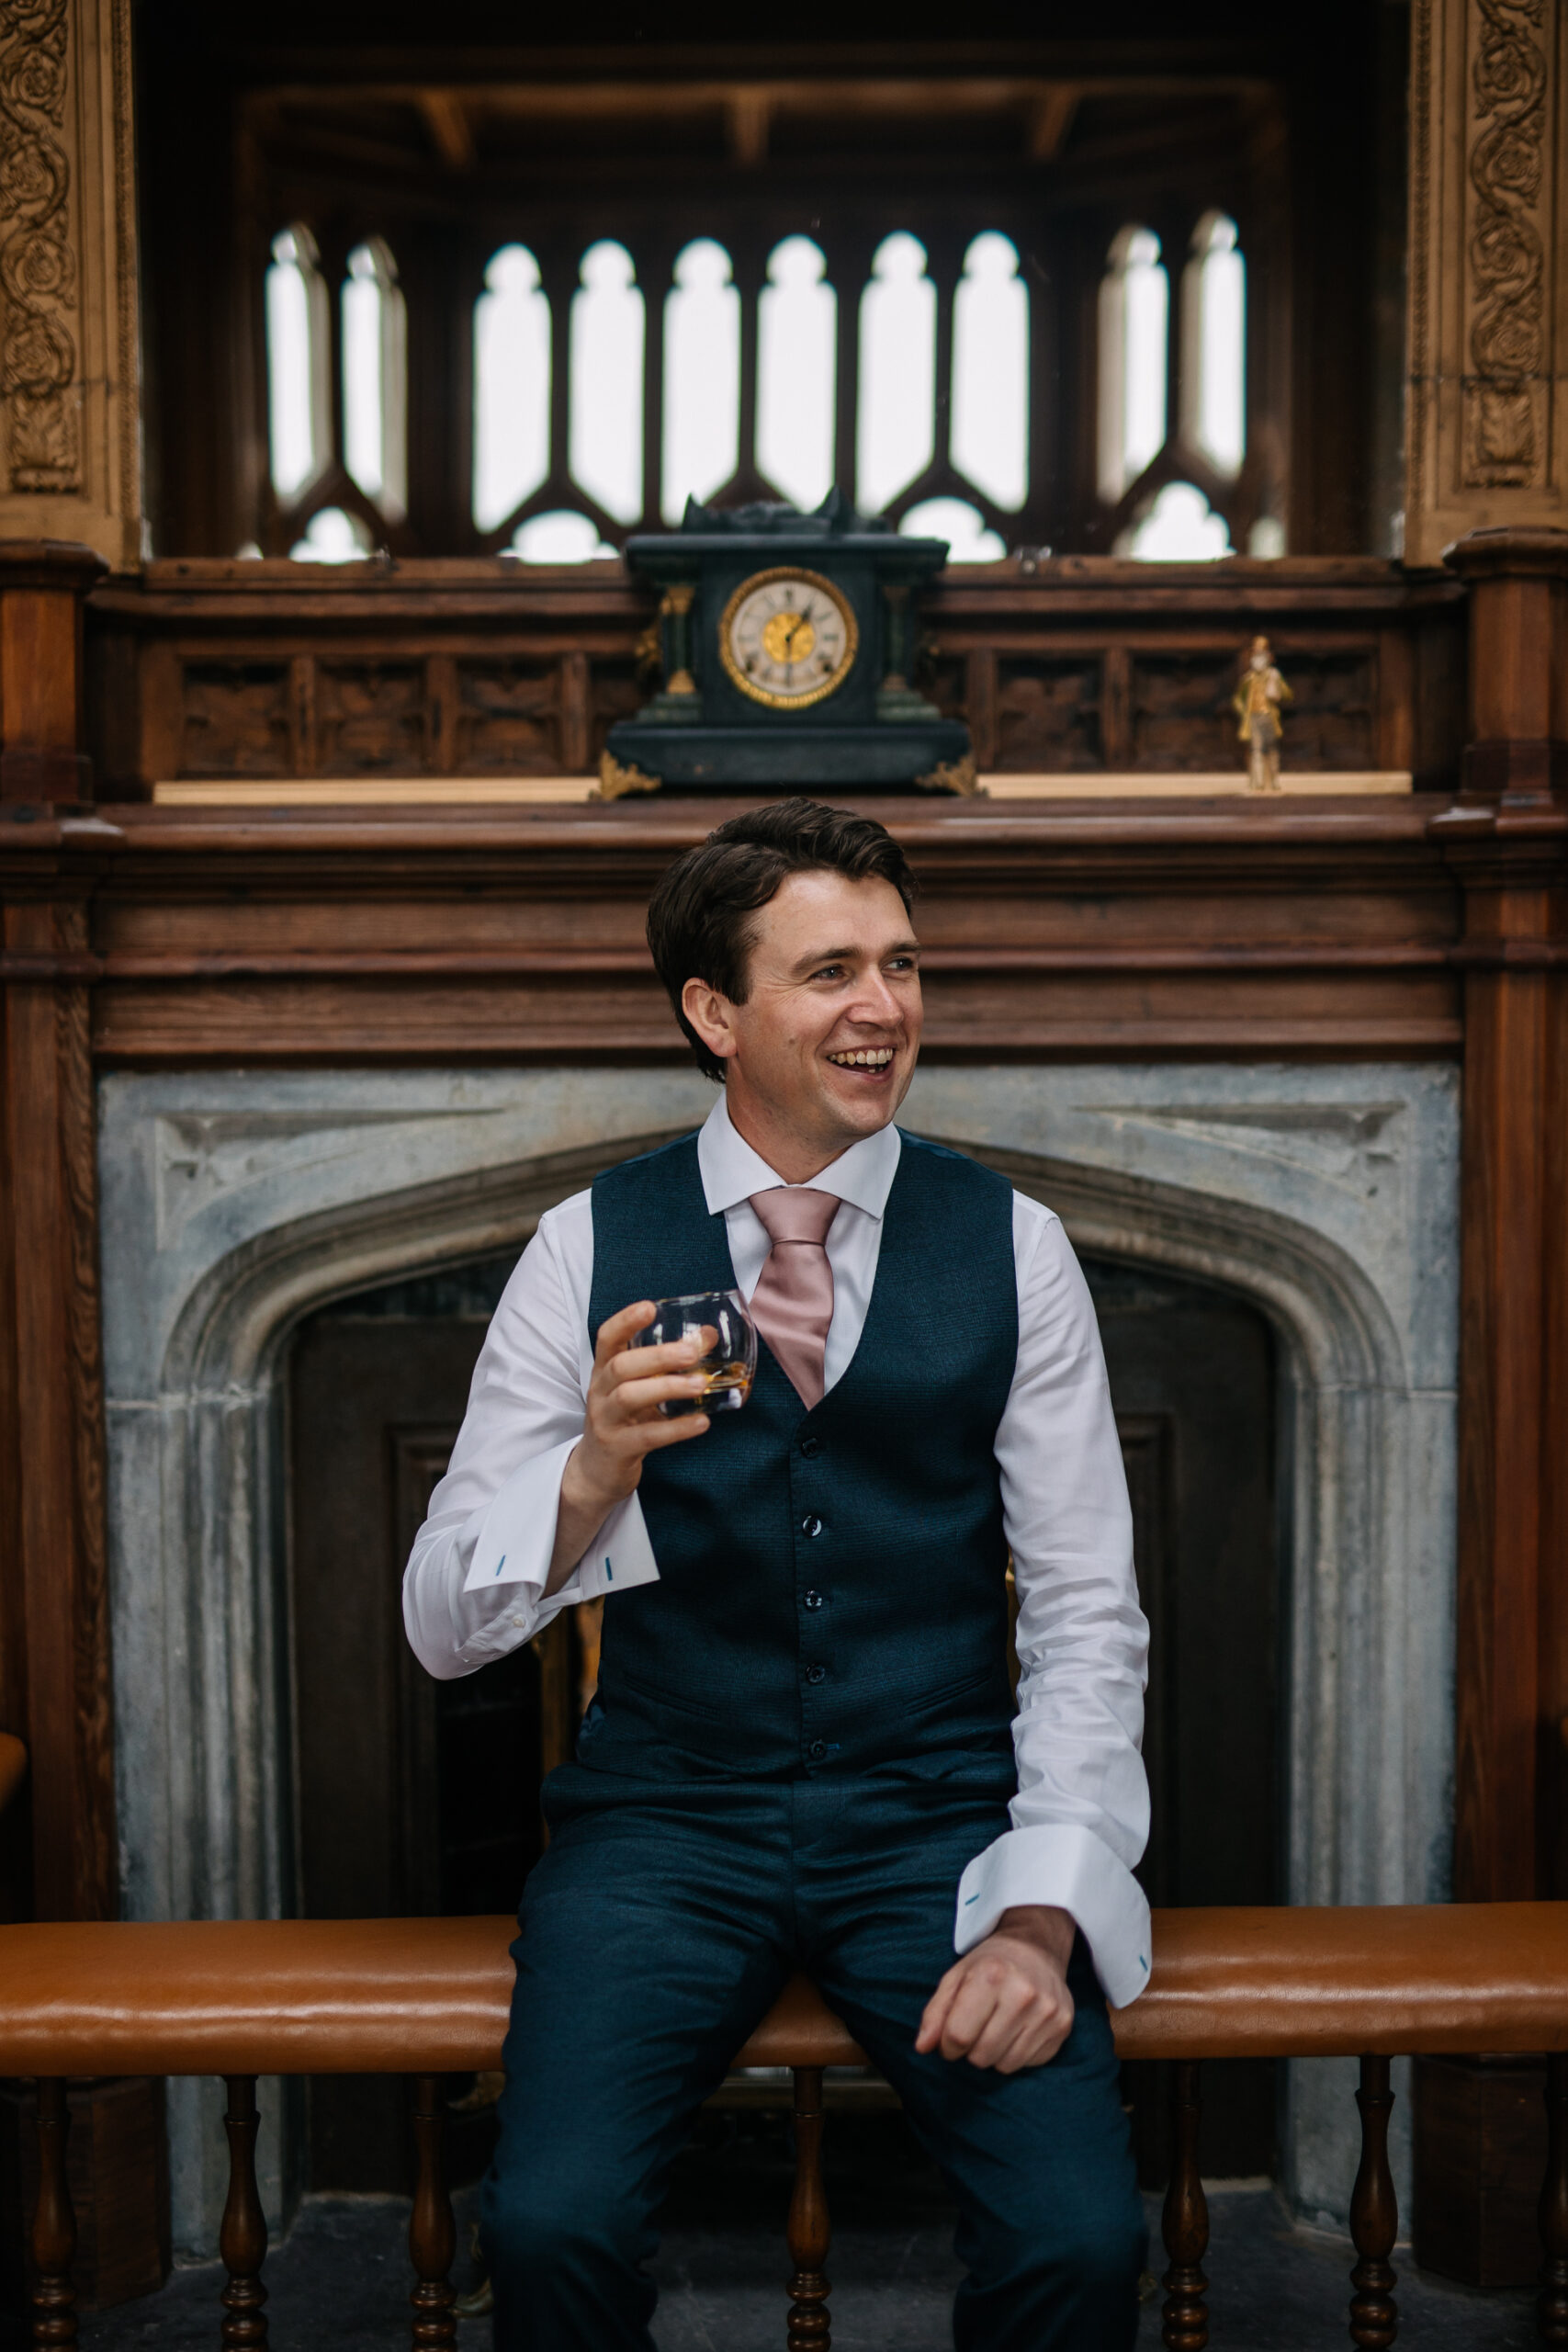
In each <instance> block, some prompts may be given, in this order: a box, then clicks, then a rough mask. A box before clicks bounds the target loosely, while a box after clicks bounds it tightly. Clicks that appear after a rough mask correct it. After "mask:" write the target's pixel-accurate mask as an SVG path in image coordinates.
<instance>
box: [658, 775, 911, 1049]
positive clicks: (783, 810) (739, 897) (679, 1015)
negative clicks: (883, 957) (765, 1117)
mask: <svg viewBox="0 0 1568 2352" xmlns="http://www.w3.org/2000/svg"><path fill="white" fill-rule="evenodd" d="M814 870H817V871H821V870H826V871H827V872H829V873H830V874H843V875H846V876H848V877H849V879H850V880H851V881H852V882H869V881H878V882H891V884H892V885H893V888H895V889H896V890H897V893H898V896H899V897H900V898H901V899H903V901H904V904H905V907H906V908H908V907H910V906H912V905H913V903H914V898H915V877H914V876H913V875H912V874H911V873H910V871H909V868H908V864H907V862H906V860H905V856H904V853H903V851H902V850H901V849H900V848H899V846H898V844H897V842H896V841H895V840H894V838H893V836H892V834H891V833H890V832H889V831H888V830H887V828H886V825H879V824H878V823H877V821H876V820H875V818H874V817H857V816H855V815H854V814H853V812H852V810H851V809H828V808H824V806H823V805H822V803H821V802H820V801H819V800H802V799H795V800H773V801H770V802H768V804H767V805H766V806H765V807H764V808H761V809H748V810H747V811H746V813H745V815H744V816H740V817H731V818H729V819H728V820H727V821H726V822H725V823H724V824H722V825H719V826H716V828H715V830H714V831H712V832H711V833H710V834H709V835H708V837H707V839H706V841H705V842H699V843H698V844H697V846H696V848H695V849H689V850H687V851H686V852H685V854H684V855H683V856H681V857H678V858H677V859H676V860H675V863H674V865H672V866H671V868H670V870H669V872H668V873H667V874H666V875H665V876H664V877H663V879H662V881H661V882H660V885H659V888H657V890H655V892H654V894H653V897H652V899H651V900H650V901H649V910H648V944H649V948H650V949H651V950H652V953H653V961H654V967H655V968H656V970H657V971H658V974H659V977H660V979H661V980H662V981H663V983H664V985H665V987H666V988H667V989H669V991H670V1001H671V1004H672V1005H673V1006H674V1008H675V1018H676V1020H677V1021H678V1022H679V1023H680V1024H681V1027H682V1031H683V1032H684V1034H685V1037H686V1041H687V1043H688V1045H689V1046H691V1048H692V1051H693V1052H694V1054H695V1056H696V1057H697V1062H698V1065H699V1067H700V1068H701V1069H702V1071H703V1073H704V1075H705V1077H708V1078H713V1079H717V1080H723V1077H724V1064H723V1062H722V1061H720V1060H719V1058H718V1057H717V1055H716V1054H713V1053H710V1052H709V1050H708V1048H707V1047H706V1046H705V1045H704V1043H703V1041H702V1039H701V1038H700V1037H699V1036H698V1035H697V1033H696V1031H695V1030H694V1028H693V1026H692V1024H691V1023H690V1022H689V1021H688V1020H687V1018H686V1016H685V1014H684V1013H683V1012H682V1010H681V991H682V989H683V988H684V987H685V985H686V982H687V981H688V980H704V981H705V982H706V983H707V985H708V987H709V988H710V989H717V990H718V992H719V994H720V996H727V997H728V999H729V1001H730V1003H731V1004H744V1003H745V1001H746V994H747V990H748V989H749V988H750V975H749V973H748V971H747V965H748V962H749V961H750V953H751V949H752V946H753V944H755V940H756V931H755V927H754V925H753V922H752V920H751V919H752V917H753V916H754V915H755V914H756V913H757V912H758V910H759V909H761V908H762V907H765V906H766V905H767V903H768V901H769V899H772V898H773V897H774V896H775V895H776V894H777V891H778V889H779V887H780V885H781V884H782V883H783V882H784V881H785V880H787V878H788V876H790V875H792V874H807V873H810V872H812V871H814Z"/></svg>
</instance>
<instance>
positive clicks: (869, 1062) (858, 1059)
mask: <svg viewBox="0 0 1568 2352" xmlns="http://www.w3.org/2000/svg"><path fill="white" fill-rule="evenodd" d="M828 1059H829V1061H830V1062H836V1063H837V1064H838V1066H839V1068H840V1069H865V1070H871V1071H876V1070H881V1069H886V1068H887V1066H888V1064H889V1063H890V1062H891V1061H893V1060H894V1059H895V1049H894V1047H893V1046H861V1047H859V1048H858V1049H857V1050H856V1051H854V1052H853V1053H841V1054H829V1057H828Z"/></svg>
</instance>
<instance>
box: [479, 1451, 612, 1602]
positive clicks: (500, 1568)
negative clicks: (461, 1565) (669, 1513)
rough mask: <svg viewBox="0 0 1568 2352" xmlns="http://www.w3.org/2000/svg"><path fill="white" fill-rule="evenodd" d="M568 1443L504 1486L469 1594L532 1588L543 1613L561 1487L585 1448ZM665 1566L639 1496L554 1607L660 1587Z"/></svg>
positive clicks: (522, 1468) (607, 1526)
mask: <svg viewBox="0 0 1568 2352" xmlns="http://www.w3.org/2000/svg"><path fill="white" fill-rule="evenodd" d="M576 1446H577V1440H576V1438H568V1439H566V1440H565V1441H564V1442H562V1443H561V1444H559V1445H556V1446H552V1447H551V1448H550V1451H549V1452H548V1453H536V1454H535V1455H533V1456H532V1457H531V1459H530V1460H528V1461H527V1462H522V1463H519V1464H518V1466H517V1468H516V1469H515V1470H514V1471H513V1474H512V1476H511V1477H510V1478H508V1479H507V1481H506V1483H505V1484H504V1486H502V1487H499V1488H498V1489H497V1492H496V1494H495V1497H494V1498H493V1500H492V1501H491V1506H490V1509H489V1510H487V1511H486V1513H485V1516H484V1524H483V1526H482V1527H481V1528H480V1529H479V1535H478V1538H477V1540H476V1542H475V1544H474V1555H473V1558H472V1560H471V1561H470V1562H469V1564H468V1575H467V1577H465V1578H464V1580H463V1590H464V1591H465V1592H466V1593H483V1592H497V1591H499V1590H500V1589H502V1588H503V1587H504V1586H507V1585H519V1584H520V1585H524V1586H525V1587H526V1588H527V1592H526V1596H525V1597H526V1599H527V1600H529V1601H530V1602H531V1603H532V1604H533V1605H534V1607H535V1608H537V1607H538V1605H539V1602H540V1600H541V1596H542V1595H543V1593H544V1589H545V1580H546V1578H547V1577H548V1575H549V1572H550V1556H551V1555H552V1553H553V1552H554V1550H555V1548H556V1520H557V1517H558V1513H559V1510H560V1482H561V1480H562V1478H563V1477H564V1476H565V1475H566V1465H567V1464H568V1463H569V1462H570V1459H571V1456H572V1453H573V1452H574V1451H575V1449H576ZM658 1577H659V1563H658V1562H657V1561H656V1560H655V1558H654V1556H653V1546H652V1544H650V1543H649V1540H648V1529H647V1526H646V1524H645V1523H644V1521H643V1516H642V1506H641V1504H640V1503H639V1502H638V1501H637V1497H636V1496H635V1495H628V1496H627V1498H626V1501H625V1502H623V1503H617V1504H616V1506H615V1510H613V1511H612V1512H611V1513H610V1515H609V1517H608V1518H607V1519H606V1520H605V1521H604V1525H603V1526H602V1527H601V1528H600V1530H599V1532H598V1534H597V1535H596V1536H595V1537H594V1539H593V1543H592V1547H591V1548H590V1550H589V1551H588V1552H586V1553H585V1554H584V1555H583V1557H582V1558H581V1560H580V1561H579V1562H578V1564H577V1566H576V1567H575V1568H574V1569H573V1570H572V1572H571V1574H570V1577H568V1578H567V1580H566V1582H565V1583H564V1584H563V1585H561V1586H560V1587H559V1588H558V1589H557V1590H556V1591H555V1592H553V1593H552V1594H551V1595H550V1599H549V1602H548V1604H547V1605H548V1607H549V1609H550V1611H551V1613H552V1614H553V1613H554V1611H555V1610H557V1609H558V1608H565V1607H566V1606H567V1605H568V1604H569V1603H570V1602H571V1601H574V1600H597V1599H598V1597H599V1595H600V1594H601V1593H602V1592H613V1591H615V1590H616V1589H620V1588H623V1587H626V1586H630V1585H637V1584H653V1583H656V1582H657V1581H658Z"/></svg>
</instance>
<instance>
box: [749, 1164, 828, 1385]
mask: <svg viewBox="0 0 1568 2352" xmlns="http://www.w3.org/2000/svg"><path fill="white" fill-rule="evenodd" d="M751 1206H752V1207H753V1208H754V1209H755V1210H756V1212H757V1215H758V1217H759V1218H760V1220H761V1224H762V1226H763V1227H764V1228H765V1230H766V1232H767V1236H768V1238H769V1240H770V1241H771V1242H772V1243H773V1248H772V1249H771V1250H769V1252H768V1256H767V1261H766V1262H765V1264H764V1265H763V1268H762V1271H761V1275H760V1276H759V1278H758V1282H757V1287H756V1289H755V1290H754V1291H753V1292H752V1293H751V1320H752V1321H753V1323H755V1325H756V1326H757V1329H758V1330H759V1331H761V1335H762V1337H763V1339H764V1340H766V1341H767V1343H768V1345H769V1347H770V1348H772V1350H773V1353H774V1355H775V1356H777V1358H778V1360H779V1362H780V1363H781V1364H782V1365H783V1366H784V1371H785V1373H786V1374H788V1376H789V1379H790V1382H791V1385H793V1386H794V1387H795V1389H796V1390H797V1391H798V1392H799V1395H800V1397H801V1399H802V1401H803V1403H804V1404H805V1405H806V1406H807V1408H810V1407H811V1406H813V1405H819V1404H820V1403H821V1401H822V1392H823V1389H824V1388H825V1387H826V1385H827V1371H826V1357H827V1351H828V1326H829V1323H831V1321H832V1319H833V1269H832V1267H831V1266H830V1265H829V1263H828V1252H827V1250H826V1249H825V1248H824V1247H823V1244H824V1243H825V1242H826V1240H827V1238H828V1227H829V1226H830V1225H831V1224H832V1222H833V1219H834V1218H835V1217H836V1216H838V1214H839V1203H838V1199H837V1197H836V1195H835V1194H834V1193H814V1192H813V1191H812V1190H811V1188H810V1186H809V1185H806V1184H795V1185H792V1186H790V1188H789V1189H788V1190H787V1191H784V1192H776V1193H752V1195H751Z"/></svg>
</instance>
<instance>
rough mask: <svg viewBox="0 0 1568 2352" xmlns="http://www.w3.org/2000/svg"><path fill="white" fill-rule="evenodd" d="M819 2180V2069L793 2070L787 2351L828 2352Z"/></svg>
mask: <svg viewBox="0 0 1568 2352" xmlns="http://www.w3.org/2000/svg"><path fill="white" fill-rule="evenodd" d="M832 2235H833V2233H832V2227H831V2224H830V2222H829V2217H828V2192H827V2189H826V2188H825V2187H824V2185H823V2180H822V2069H821V2067H820V2066H796V2067H795V2188H794V2191H793V2193H792V2195H791V2197H790V2200H789V2258H790V2260H791V2261H792V2262H793V2263H794V2265H795V2275H794V2277H793V2278H791V2280H790V2282H789V2332H788V2335H786V2337H785V2339H784V2340H785V2344H786V2346H787V2352H829V2344H830V2342H831V2335H830V2330H829V2320H828V2292H829V2289H828V2280H827V2278H826V2276H825V2274H824V2272H823V2268H822V2266H823V2264H824V2263H825V2262H826V2261H827V2259H828V2248H829V2245H830V2244H831V2242H832Z"/></svg>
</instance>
